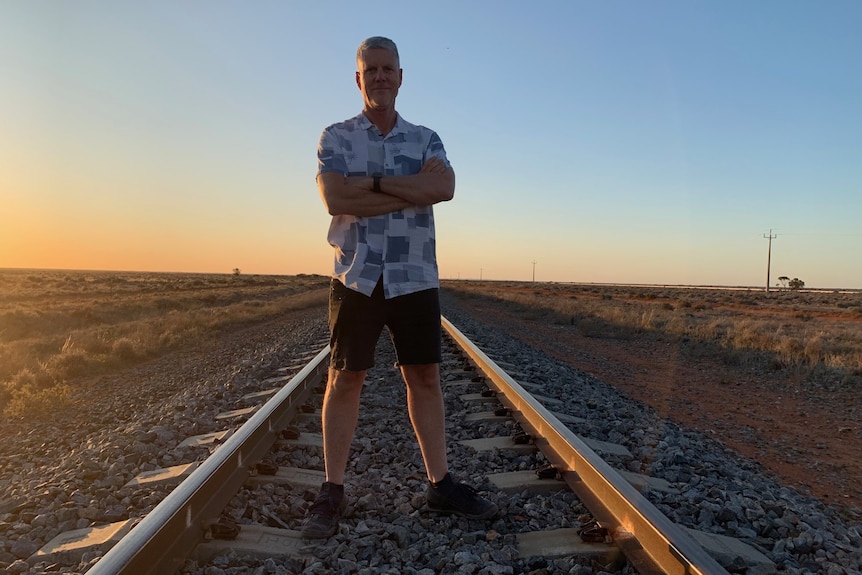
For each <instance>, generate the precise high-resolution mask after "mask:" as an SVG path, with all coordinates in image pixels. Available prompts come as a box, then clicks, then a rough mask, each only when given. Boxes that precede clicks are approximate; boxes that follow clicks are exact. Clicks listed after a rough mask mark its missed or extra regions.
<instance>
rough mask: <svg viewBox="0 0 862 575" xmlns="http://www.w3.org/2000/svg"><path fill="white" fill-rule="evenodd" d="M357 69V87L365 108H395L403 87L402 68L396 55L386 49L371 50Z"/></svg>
mask: <svg viewBox="0 0 862 575" xmlns="http://www.w3.org/2000/svg"><path fill="white" fill-rule="evenodd" d="M356 67H357V68H358V71H357V72H356V85H357V86H359V90H360V91H361V92H362V98H363V100H364V101H365V107H366V108H368V109H371V110H385V109H387V108H392V107H394V106H395V97H396V96H397V95H398V88H400V87H401V68H399V67H398V59H397V58H396V57H395V54H393V53H392V52H390V51H389V50H387V49H385V48H369V49H367V50H365V51H364V52H363V53H362V55H361V57H360V58H359V59H358V60H357V61H356Z"/></svg>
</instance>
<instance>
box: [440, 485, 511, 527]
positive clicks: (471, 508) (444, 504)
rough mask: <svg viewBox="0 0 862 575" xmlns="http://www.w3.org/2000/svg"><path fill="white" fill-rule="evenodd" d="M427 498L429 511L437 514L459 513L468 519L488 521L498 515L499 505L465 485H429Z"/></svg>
mask: <svg viewBox="0 0 862 575" xmlns="http://www.w3.org/2000/svg"><path fill="white" fill-rule="evenodd" d="M425 498H426V501H427V504H428V509H430V510H431V511H435V512H437V513H457V514H458V515H461V516H463V517H466V518H468V519H488V518H490V517H493V516H494V515H496V514H497V505H495V504H494V503H493V502H491V501H488V500H487V499H484V498H483V497H480V496H479V495H478V494H477V493H476V490H475V489H473V488H472V487H470V486H469V485H465V484H463V483H457V482H454V481H453V482H451V483H449V484H448V485H446V486H443V487H434V486H433V485H429V486H428V491H427V492H426V493H425Z"/></svg>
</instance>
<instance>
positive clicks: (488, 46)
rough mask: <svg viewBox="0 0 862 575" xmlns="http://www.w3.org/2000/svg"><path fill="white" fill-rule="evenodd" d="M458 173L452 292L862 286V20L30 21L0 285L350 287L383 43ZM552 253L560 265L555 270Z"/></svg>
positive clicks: (124, 10)
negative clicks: (361, 164) (350, 247)
mask: <svg viewBox="0 0 862 575" xmlns="http://www.w3.org/2000/svg"><path fill="white" fill-rule="evenodd" d="M371 35H385V36H389V37H391V38H392V39H393V40H395V41H396V42H397V43H398V46H399V50H400V52H401V63H402V67H403V69H404V85H403V87H402V90H401V92H400V94H399V100H398V109H399V111H400V112H401V114H402V115H403V116H404V117H405V118H406V119H408V120H410V121H412V122H414V123H421V124H424V125H427V126H429V127H431V128H433V129H435V130H436V131H437V132H438V133H439V134H440V136H441V137H442V139H443V142H444V144H445V146H446V149H447V152H448V155H449V158H450V160H451V162H452V164H453V166H454V167H455V171H456V174H457V180H458V183H457V189H456V195H455V199H454V200H453V201H452V202H449V203H446V204H442V205H440V206H438V207H437V208H436V214H437V231H438V256H439V259H440V269H441V275H442V276H443V277H451V278H456V277H457V278H462V279H465V278H478V277H483V278H484V279H516V280H517V279H523V280H529V279H531V278H532V274H533V270H534V269H535V277H536V279H537V280H540V281H576V282H632V283H660V284H661V283H670V284H697V285H702V284H710V285H751V286H762V285H764V284H765V282H766V273H767V247H768V240H767V239H766V238H764V235H766V234H768V233H769V231H770V230H772V232H773V234H774V235H777V238H776V239H774V240H773V242H772V266H771V280H772V281H771V283H772V284H773V285H774V284H775V283H776V282H777V277H779V276H782V275H784V276H788V277H791V278H793V277H798V278H800V279H802V280H803V281H805V283H806V285H808V286H811V287H852V288H862V225H860V222H862V2H859V1H858V0H852V1H841V0H828V1H825V2H813V1H796V0H783V1H778V0H764V1H758V2H742V1H722V2H718V1H710V2H705V1H676V2H671V1H657V2H620V1H609V2H578V1H571V2H562V1H560V2H532V3H522V2H491V1H475V2H469V1H468V2H445V1H444V2H436V3H433V4H429V3H409V2H377V3H375V4H374V12H370V11H367V10H363V5H361V4H356V3H351V2H327V1H320V2H247V3H239V2H225V1H219V0H216V1H209V2H203V1H186V2H182V1H181V2H161V1H156V2H146V3H141V2H130V1H120V2H106V1H105V2H92V1H78V2H42V1H31V2H4V3H2V4H0V70H2V71H3V73H2V75H0V104H2V105H0V132H2V133H3V137H2V139H0V158H2V161H0V198H2V202H0V205H2V206H4V207H0V210H2V211H3V214H2V215H3V221H4V225H3V226H2V229H0V267H47V268H76V269H82V268H84V269H129V270H150V271H193V272H194V271H202V272H225V273H229V272H230V270H232V269H233V268H237V267H238V268H240V269H242V270H243V273H265V274H295V273H323V274H326V273H328V272H329V270H330V267H331V248H330V247H329V246H328V245H327V244H326V240H325V238H326V229H327V226H328V216H327V215H326V213H325V211H324V209H323V205H322V203H321V201H320V198H319V196H318V193H317V189H316V186H315V183H314V174H315V168H316V158H315V151H316V145H317V138H318V136H319V135H320V131H321V130H322V128H323V127H324V126H326V125H328V124H330V123H333V122H336V121H340V120H343V119H346V118H348V117H351V116H353V115H355V114H356V113H358V112H359V111H360V109H361V98H360V94H359V92H358V90H357V88H356V86H355V84H354V71H355V63H354V55H355V50H356V46H357V45H358V43H359V42H360V41H361V40H362V39H363V38H365V37H367V36H371ZM533 262H535V264H533Z"/></svg>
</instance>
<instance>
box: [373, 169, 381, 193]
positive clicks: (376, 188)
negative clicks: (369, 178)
mask: <svg viewBox="0 0 862 575" xmlns="http://www.w3.org/2000/svg"><path fill="white" fill-rule="evenodd" d="M382 177H383V176H382V175H380V174H374V176H373V178H374V188H373V189H374V191H375V192H377V193H378V194H379V193H380V192H382V191H383V190H381V189H380V178H382Z"/></svg>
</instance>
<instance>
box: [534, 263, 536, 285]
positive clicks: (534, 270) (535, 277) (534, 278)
mask: <svg viewBox="0 0 862 575" xmlns="http://www.w3.org/2000/svg"><path fill="white" fill-rule="evenodd" d="M533 281H534V282H535V281H536V260H533Z"/></svg>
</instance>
